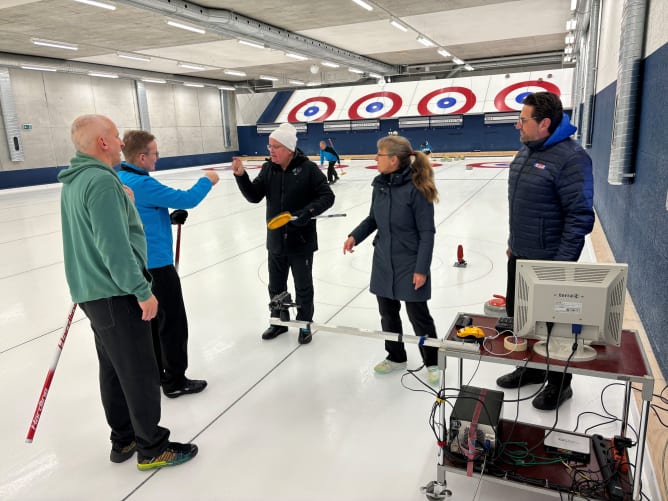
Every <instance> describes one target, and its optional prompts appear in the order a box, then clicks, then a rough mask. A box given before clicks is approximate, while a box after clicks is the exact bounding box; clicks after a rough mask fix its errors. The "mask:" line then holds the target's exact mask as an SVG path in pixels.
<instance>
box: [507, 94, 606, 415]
mask: <svg viewBox="0 0 668 501" xmlns="http://www.w3.org/2000/svg"><path fill="white" fill-rule="evenodd" d="M522 103H523V104H524V106H523V108H522V111H521V113H520V117H519V119H518V121H517V124H516V125H515V127H516V128H517V129H518V130H519V131H520V141H522V143H523V146H522V148H521V149H520V151H519V152H518V153H517V155H516V156H515V158H514V159H513V161H512V163H511V164H510V174H509V176H508V209H509V216H510V235H509V237H508V250H507V251H506V254H507V255H508V285H507V289H506V313H507V315H509V316H513V314H514V305H515V270H516V263H517V260H518V259H541V260H549V261H577V260H578V258H579V257H580V253H581V252H582V248H583V247H584V241H585V235H587V234H588V233H590V232H591V230H592V228H593V227H594V208H593V199H594V179H593V175H592V167H591V158H590V157H589V155H587V153H586V152H585V151H584V150H583V149H582V147H581V146H580V145H579V144H577V143H576V142H575V141H574V140H572V139H571V138H570V136H571V135H572V134H573V133H574V132H575V131H576V130H577V128H576V127H575V126H574V125H572V124H571V123H570V121H569V119H568V115H566V114H565V113H564V112H563V109H562V104H561V100H560V99H559V96H557V95H556V94H553V93H551V92H536V93H534V94H529V95H528V96H527V97H526V98H525V99H524V101H523V102H522ZM571 379H572V374H564V373H563V372H562V371H549V372H548V373H547V385H546V386H545V388H544V389H543V390H542V391H541V392H540V393H539V394H538V395H537V396H536V398H534V400H533V402H532V404H533V406H534V407H535V408H537V409H540V410H554V409H556V408H557V407H559V406H560V405H561V404H562V403H563V402H564V401H565V400H567V399H569V398H571V397H572V396H573V390H572V389H571ZM544 381H545V371H543V370H540V369H532V368H524V367H518V368H517V369H516V370H515V371H514V372H511V373H510V374H506V375H504V376H501V377H500V378H498V379H497V380H496V384H498V385H499V386H501V387H502V388H517V387H520V386H524V385H527V384H536V383H540V384H542V383H543V382H544Z"/></svg>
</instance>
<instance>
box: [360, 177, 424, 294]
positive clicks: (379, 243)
mask: <svg viewBox="0 0 668 501" xmlns="http://www.w3.org/2000/svg"><path fill="white" fill-rule="evenodd" d="M411 175H412V172H411V169H410V168H405V169H401V170H398V171H396V172H393V173H391V174H380V175H378V176H376V177H375V178H374V179H373V182H372V186H373V194H372V198H371V210H370V211H369V216H368V217H367V218H366V219H364V220H363V221H362V222H361V223H360V224H359V225H358V226H357V228H355V229H354V230H353V231H352V232H351V233H350V235H351V236H352V237H353V238H354V239H355V245H359V244H360V243H361V242H362V241H363V240H364V239H365V238H366V237H368V236H369V235H370V234H371V233H373V232H374V231H376V230H377V233H376V236H375V238H374V240H373V245H374V251H373V265H372V268H371V286H370V290H371V292H372V293H373V294H376V295H377V296H381V297H386V298H390V299H398V300H400V301H413V302H418V301H427V300H428V299H430V298H431V278H430V274H429V267H430V266H431V257H432V253H433V250H434V235H435V233H436V228H435V226H434V204H432V203H430V202H428V201H427V200H426V199H425V198H424V196H423V195H422V193H420V191H418V189H417V188H416V187H415V185H414V184H413V182H412V179H411ZM413 273H421V274H423V275H427V281H426V283H425V284H424V285H423V286H422V287H420V288H419V289H418V290H415V286H414V285H413Z"/></svg>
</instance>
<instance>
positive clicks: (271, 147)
mask: <svg viewBox="0 0 668 501" xmlns="http://www.w3.org/2000/svg"><path fill="white" fill-rule="evenodd" d="M281 148H285V146H283V145H282V144H268V145H267V149H268V150H269V151H273V150H280V149H281Z"/></svg>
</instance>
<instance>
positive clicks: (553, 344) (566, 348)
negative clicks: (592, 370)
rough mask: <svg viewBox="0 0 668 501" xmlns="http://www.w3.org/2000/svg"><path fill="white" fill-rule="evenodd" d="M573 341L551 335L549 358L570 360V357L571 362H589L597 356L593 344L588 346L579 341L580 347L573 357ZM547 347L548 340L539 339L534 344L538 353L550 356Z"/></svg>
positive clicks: (534, 348) (534, 349)
mask: <svg viewBox="0 0 668 501" xmlns="http://www.w3.org/2000/svg"><path fill="white" fill-rule="evenodd" d="M573 342H574V340H573V339H567V338H555V337H551V338H550V345H549V352H550V356H549V358H550V359H551V360H568V359H569V358H570V360H571V362H587V361H589V360H594V359H595V358H596V350H595V349H594V348H592V347H591V346H586V345H585V344H584V343H583V342H582V341H578V349H577V350H575V353H574V354H573V356H572V357H571V352H572V351H573ZM547 347H548V346H547V342H545V341H538V342H537V343H535V344H534V345H533V351H534V352H535V353H537V354H538V355H541V356H543V357H545V358H548V356H547V355H548V354H547V351H548V350H547V349H546V348H547Z"/></svg>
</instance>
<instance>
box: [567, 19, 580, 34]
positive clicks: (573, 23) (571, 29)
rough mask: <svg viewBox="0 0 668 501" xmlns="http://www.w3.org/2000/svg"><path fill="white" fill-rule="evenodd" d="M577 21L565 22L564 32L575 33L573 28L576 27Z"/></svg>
mask: <svg viewBox="0 0 668 501" xmlns="http://www.w3.org/2000/svg"><path fill="white" fill-rule="evenodd" d="M577 24H578V22H577V19H575V18H573V19H569V20H568V21H566V31H575V28H576V27H577Z"/></svg>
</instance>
